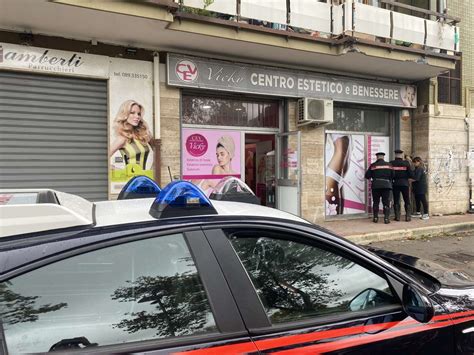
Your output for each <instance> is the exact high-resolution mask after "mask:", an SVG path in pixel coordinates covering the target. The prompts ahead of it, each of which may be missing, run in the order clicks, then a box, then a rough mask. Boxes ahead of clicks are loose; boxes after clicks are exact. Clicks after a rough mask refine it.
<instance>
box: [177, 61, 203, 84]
mask: <svg viewBox="0 0 474 355" xmlns="http://www.w3.org/2000/svg"><path fill="white" fill-rule="evenodd" d="M175 71H176V75H177V76H178V78H179V79H180V80H182V81H185V82H189V83H190V82H193V81H194V80H196V79H197V77H198V68H197V65H196V64H195V63H194V62H193V61H190V60H181V61H179V62H178V63H177V64H176V68H175Z"/></svg>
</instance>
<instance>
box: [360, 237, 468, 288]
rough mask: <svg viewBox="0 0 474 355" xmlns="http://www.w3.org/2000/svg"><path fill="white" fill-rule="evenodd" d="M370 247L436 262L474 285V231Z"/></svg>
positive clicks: (371, 244)
mask: <svg viewBox="0 0 474 355" xmlns="http://www.w3.org/2000/svg"><path fill="white" fill-rule="evenodd" d="M368 246H372V247H376V248H380V249H385V250H389V251H393V252H397V253H402V254H407V255H411V256H415V257H418V258H420V259H424V260H427V261H431V262H434V263H436V264H439V265H442V266H443V267H445V268H447V269H449V270H450V271H451V272H452V273H456V274H457V275H460V277H462V278H464V276H465V277H467V278H468V279H470V280H472V282H473V284H474V231H471V232H467V233H459V234H454V235H445V236H438V237H432V238H419V239H410V238H408V239H403V240H394V241H386V242H373V243H370V244H368ZM463 275H464V276H463Z"/></svg>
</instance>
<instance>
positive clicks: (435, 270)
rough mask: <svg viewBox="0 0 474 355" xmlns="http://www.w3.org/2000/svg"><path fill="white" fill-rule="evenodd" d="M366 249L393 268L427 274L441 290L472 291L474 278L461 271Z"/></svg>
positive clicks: (411, 257) (406, 256)
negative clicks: (437, 282)
mask: <svg viewBox="0 0 474 355" xmlns="http://www.w3.org/2000/svg"><path fill="white" fill-rule="evenodd" d="M366 249H368V250H370V251H371V252H373V253H375V254H377V255H378V256H380V257H381V258H383V259H385V260H386V261H388V262H389V263H391V264H393V265H395V266H399V267H404V268H408V269H412V270H413V269H416V270H418V271H421V273H422V274H427V275H428V276H430V277H432V278H434V279H436V280H438V281H439V283H440V287H442V288H455V289H474V278H473V277H472V276H470V275H468V274H467V273H465V272H464V271H463V270H461V269H453V268H447V267H445V266H443V265H440V264H438V263H436V262H434V261H431V260H427V259H420V258H417V257H415V256H411V255H407V254H402V253H395V252H392V251H388V250H383V249H378V248H374V247H366Z"/></svg>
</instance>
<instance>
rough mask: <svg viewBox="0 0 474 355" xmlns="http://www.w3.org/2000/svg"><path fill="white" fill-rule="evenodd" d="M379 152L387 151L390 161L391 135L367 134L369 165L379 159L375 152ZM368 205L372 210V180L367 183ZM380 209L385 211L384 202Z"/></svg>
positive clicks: (386, 156) (386, 154)
mask: <svg viewBox="0 0 474 355" xmlns="http://www.w3.org/2000/svg"><path fill="white" fill-rule="evenodd" d="M378 152H384V153H385V161H390V137H385V136H367V167H369V166H370V164H372V163H373V162H374V161H376V160H377V158H376V156H375V154H376V153H378ZM367 188H368V191H369V194H368V207H369V212H370V213H371V212H372V193H371V190H372V186H371V183H370V181H369V182H368V183H367ZM379 210H380V211H383V205H382V202H380V206H379Z"/></svg>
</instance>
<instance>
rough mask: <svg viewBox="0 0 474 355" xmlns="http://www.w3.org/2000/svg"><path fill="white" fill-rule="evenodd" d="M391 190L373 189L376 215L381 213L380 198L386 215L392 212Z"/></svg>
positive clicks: (373, 205)
mask: <svg viewBox="0 0 474 355" xmlns="http://www.w3.org/2000/svg"><path fill="white" fill-rule="evenodd" d="M390 191H392V190H390V189H372V202H373V203H372V209H373V211H374V215H376V214H378V213H379V204H380V198H382V204H383V209H384V213H386V211H390Z"/></svg>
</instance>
